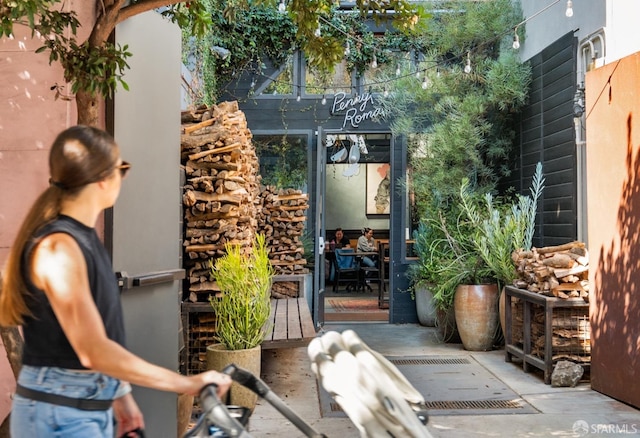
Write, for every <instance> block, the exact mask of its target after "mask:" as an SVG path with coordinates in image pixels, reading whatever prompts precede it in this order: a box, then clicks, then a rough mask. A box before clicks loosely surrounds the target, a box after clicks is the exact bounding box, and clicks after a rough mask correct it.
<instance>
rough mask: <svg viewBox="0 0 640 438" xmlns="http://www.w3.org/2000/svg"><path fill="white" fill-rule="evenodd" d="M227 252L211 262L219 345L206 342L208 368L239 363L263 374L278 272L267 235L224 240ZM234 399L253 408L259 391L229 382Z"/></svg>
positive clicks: (219, 367)
mask: <svg viewBox="0 0 640 438" xmlns="http://www.w3.org/2000/svg"><path fill="white" fill-rule="evenodd" d="M225 251H226V252H225V254H224V255H223V256H222V257H220V258H218V259H217V260H216V262H215V264H212V266H211V274H212V276H213V278H214V280H215V281H216V282H217V284H218V286H219V288H220V294H219V295H218V296H215V297H210V299H209V302H210V303H211V306H212V308H213V310H214V312H215V330H216V332H215V337H216V339H217V340H218V341H219V344H213V345H209V346H208V347H207V368H209V369H216V370H218V371H220V370H222V369H223V368H224V367H225V366H226V365H228V364H230V363H235V364H236V365H238V366H240V367H242V368H246V369H248V370H249V371H251V372H252V373H254V374H255V375H260V358H261V355H260V344H261V343H262V341H263V339H264V337H265V333H266V331H267V330H268V329H269V327H267V322H268V321H269V315H270V313H271V282H272V277H273V274H274V271H273V267H272V266H271V264H270V262H269V257H268V249H267V246H266V243H265V237H264V236H263V235H261V234H260V235H257V236H256V238H255V240H254V242H253V245H252V246H250V247H244V248H243V247H241V246H240V245H238V244H227V245H225ZM230 397H231V404H234V405H239V406H245V407H248V408H250V409H253V408H254V407H255V403H256V401H257V396H256V395H255V394H254V393H253V392H252V391H250V390H248V389H246V388H244V387H242V386H240V385H237V384H235V383H234V385H233V386H232V387H231V391H230Z"/></svg>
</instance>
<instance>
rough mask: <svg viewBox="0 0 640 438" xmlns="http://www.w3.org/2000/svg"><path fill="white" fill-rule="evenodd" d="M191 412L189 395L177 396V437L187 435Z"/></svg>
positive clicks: (191, 398)
mask: <svg viewBox="0 0 640 438" xmlns="http://www.w3.org/2000/svg"><path fill="white" fill-rule="evenodd" d="M192 412H193V396H192V395H189V394H180V395H178V435H177V436H183V435H184V434H185V433H187V429H188V428H189V423H190V422H191V413H192Z"/></svg>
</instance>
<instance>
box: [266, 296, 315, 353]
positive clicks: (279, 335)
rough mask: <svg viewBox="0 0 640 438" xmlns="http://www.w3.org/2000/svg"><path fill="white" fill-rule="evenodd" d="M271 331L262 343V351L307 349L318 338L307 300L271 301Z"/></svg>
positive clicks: (287, 299)
mask: <svg viewBox="0 0 640 438" xmlns="http://www.w3.org/2000/svg"><path fill="white" fill-rule="evenodd" d="M268 324H269V326H270V330H269V331H268V332H267V335H266V336H265V338H264V340H263V341H262V349H263V350H267V349H273V348H292V347H306V346H307V345H309V342H311V340H312V339H313V338H315V337H316V329H315V327H314V325H313V319H312V318H311V312H309V305H308V304H307V300H306V299H305V298H303V297H301V298H280V299H274V298H272V299H271V315H270V317H269V322H268Z"/></svg>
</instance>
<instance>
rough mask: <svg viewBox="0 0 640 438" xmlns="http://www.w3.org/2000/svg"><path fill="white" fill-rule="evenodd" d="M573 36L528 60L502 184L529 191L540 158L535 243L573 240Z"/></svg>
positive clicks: (575, 171) (575, 44)
mask: <svg viewBox="0 0 640 438" xmlns="http://www.w3.org/2000/svg"><path fill="white" fill-rule="evenodd" d="M576 47H577V39H576V38H575V37H574V36H573V32H570V33H567V34H566V35H564V36H563V37H562V38H560V39H558V40H557V41H555V42H554V43H553V44H551V45H550V46H549V47H547V48H546V49H544V50H543V51H542V52H540V53H539V54H537V55H536V56H534V57H533V58H531V59H530V60H529V62H530V63H531V66H532V69H533V81H532V84H531V87H530V97H529V103H528V105H527V106H526V107H525V108H524V110H523V111H522V113H521V117H520V120H519V123H518V124H517V126H516V127H515V128H516V131H517V132H518V135H517V139H516V144H515V147H514V150H513V153H512V158H511V160H512V165H511V169H513V172H512V175H511V176H510V177H509V178H505V179H504V180H503V181H502V184H501V186H502V188H503V189H504V188H507V187H514V188H516V190H518V191H520V192H521V193H523V194H529V186H530V184H531V177H532V175H533V174H534V172H535V167H536V164H537V163H538V161H540V162H542V165H543V172H544V177H545V179H546V182H545V189H544V191H543V193H542V198H541V199H540V201H539V204H538V217H537V221H536V224H537V228H536V233H535V236H534V242H533V244H534V246H537V247H541V246H549V245H557V244H562V243H566V242H569V241H572V240H575V239H576V238H577V214H578V212H577V203H576V196H577V194H576V191H577V185H576V184H577V182H576V181H577V160H576V147H575V129H574V124H573V120H574V119H573V95H574V93H575V90H576V59H575V53H576Z"/></svg>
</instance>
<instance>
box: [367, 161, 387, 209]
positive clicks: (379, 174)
mask: <svg viewBox="0 0 640 438" xmlns="http://www.w3.org/2000/svg"><path fill="white" fill-rule="evenodd" d="M366 168H367V184H366V189H365V190H366V197H367V198H366V214H367V215H387V216H388V215H389V211H390V209H389V206H390V203H391V202H390V201H391V175H390V173H391V165H390V164H389V163H367V164H366Z"/></svg>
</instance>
